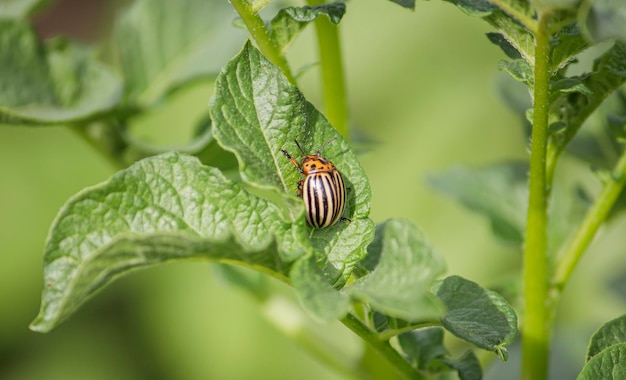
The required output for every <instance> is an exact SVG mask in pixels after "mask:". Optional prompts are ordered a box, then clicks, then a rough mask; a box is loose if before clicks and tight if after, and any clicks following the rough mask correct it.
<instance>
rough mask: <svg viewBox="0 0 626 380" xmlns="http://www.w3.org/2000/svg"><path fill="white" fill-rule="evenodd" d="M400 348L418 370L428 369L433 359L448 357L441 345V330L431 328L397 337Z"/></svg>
mask: <svg viewBox="0 0 626 380" xmlns="http://www.w3.org/2000/svg"><path fill="white" fill-rule="evenodd" d="M398 343H399V344H400V348H401V349H402V351H403V352H404V353H405V354H406V356H407V357H408V358H409V360H410V361H411V362H412V363H413V364H415V365H417V368H419V369H429V367H430V365H431V364H432V362H433V361H434V360H435V359H440V358H443V357H445V356H447V355H448V350H446V348H445V347H444V345H443V329H442V328H441V327H431V328H426V329H421V330H415V331H410V332H408V333H404V334H400V335H398Z"/></svg>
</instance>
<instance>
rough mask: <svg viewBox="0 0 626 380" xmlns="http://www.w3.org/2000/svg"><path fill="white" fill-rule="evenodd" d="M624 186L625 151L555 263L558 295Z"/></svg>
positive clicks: (554, 282) (625, 172) (625, 170)
mask: <svg viewBox="0 0 626 380" xmlns="http://www.w3.org/2000/svg"><path fill="white" fill-rule="evenodd" d="M624 185H626V150H625V151H624V152H623V153H622V156H621V157H620V159H619V161H618V162H617V164H616V165H615V168H614V169H613V175H612V180H611V181H608V182H607V183H606V184H605V186H604V188H603V189H602V191H601V192H600V194H599V195H598V198H597V199H596V200H595V202H594V203H593V205H592V206H591V208H590V209H589V211H588V212H587V215H586V216H585V219H583V222H582V224H581V225H580V227H579V228H578V231H577V232H576V234H575V235H574V237H573V238H572V240H571V241H570V243H569V244H567V245H566V246H565V248H564V249H563V251H562V254H561V255H560V257H559V259H558V261H557V263H556V266H555V271H554V275H553V280H552V284H553V286H554V288H556V290H557V292H558V293H560V292H561V291H562V290H563V288H564V287H565V285H566V284H567V281H568V280H569V278H570V276H571V275H572V273H573V271H574V269H575V268H576V265H577V264H578V261H580V259H581V257H582V255H583V254H584V252H585V250H586V248H587V247H588V246H589V244H590V243H591V242H592V241H593V237H594V236H595V234H596V232H597V231H598V229H599V228H600V226H601V225H602V223H603V222H604V221H605V220H606V217H607V216H608V214H609V212H611V209H612V207H613V205H614V204H615V201H616V200H617V198H618V197H619V195H620V193H621V192H622V190H623V189H624Z"/></svg>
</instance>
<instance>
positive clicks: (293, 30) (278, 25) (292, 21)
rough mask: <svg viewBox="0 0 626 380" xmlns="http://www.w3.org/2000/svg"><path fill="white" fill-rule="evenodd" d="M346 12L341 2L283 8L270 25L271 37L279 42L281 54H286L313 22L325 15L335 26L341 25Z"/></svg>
mask: <svg viewBox="0 0 626 380" xmlns="http://www.w3.org/2000/svg"><path fill="white" fill-rule="evenodd" d="M345 12H346V5H345V4H344V3H340V2H337V3H326V4H320V5H314V6H304V7H288V8H283V9H281V10H280V11H279V12H278V14H277V15H276V17H274V18H273V19H272V21H271V23H270V25H271V33H270V37H271V38H272V40H274V41H276V42H277V44H278V46H279V47H280V50H281V53H282V54H285V52H286V51H287V49H288V48H289V45H291V43H292V42H293V40H295V38H296V37H297V36H298V35H299V34H300V32H301V31H302V30H303V29H304V28H305V27H306V26H307V25H308V24H309V23H310V22H311V21H313V20H315V19H316V18H317V17H319V16H322V15H325V16H327V17H328V19H329V20H330V22H332V23H333V24H339V21H341V18H342V17H343V15H344V13H345Z"/></svg>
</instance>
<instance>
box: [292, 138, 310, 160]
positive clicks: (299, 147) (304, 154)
mask: <svg viewBox="0 0 626 380" xmlns="http://www.w3.org/2000/svg"><path fill="white" fill-rule="evenodd" d="M293 141H294V142H295V143H296V145H297V146H298V149H300V152H302V155H303V156H306V155H307V154H306V153H304V150H303V149H302V147H301V146H300V144H299V143H298V140H293Z"/></svg>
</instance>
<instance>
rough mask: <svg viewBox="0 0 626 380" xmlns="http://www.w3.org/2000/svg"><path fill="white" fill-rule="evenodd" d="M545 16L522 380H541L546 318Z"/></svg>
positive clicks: (540, 31)
mask: <svg viewBox="0 0 626 380" xmlns="http://www.w3.org/2000/svg"><path fill="white" fill-rule="evenodd" d="M549 19H550V14H549V13H548V12H544V13H542V14H540V15H539V21H538V24H537V32H536V35H535V75H534V76H535V87H534V96H533V99H534V114H533V115H534V116H533V127H532V134H531V148H530V178H529V190H530V195H529V198H528V215H527V222H526V241H525V247H524V301H525V309H524V318H523V327H522V379H524V380H542V379H546V375H547V369H548V353H549V347H550V326H551V323H550V321H551V316H550V314H551V313H550V309H551V308H550V307H549V305H547V301H548V258H547V249H546V248H547V225H548V215H547V205H548V200H547V197H548V193H549V189H548V186H547V182H546V150H547V142H548V134H547V131H548V104H549V83H550V77H551V75H550V55H549V53H550V35H549V31H548V21H549Z"/></svg>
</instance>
